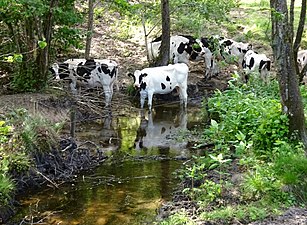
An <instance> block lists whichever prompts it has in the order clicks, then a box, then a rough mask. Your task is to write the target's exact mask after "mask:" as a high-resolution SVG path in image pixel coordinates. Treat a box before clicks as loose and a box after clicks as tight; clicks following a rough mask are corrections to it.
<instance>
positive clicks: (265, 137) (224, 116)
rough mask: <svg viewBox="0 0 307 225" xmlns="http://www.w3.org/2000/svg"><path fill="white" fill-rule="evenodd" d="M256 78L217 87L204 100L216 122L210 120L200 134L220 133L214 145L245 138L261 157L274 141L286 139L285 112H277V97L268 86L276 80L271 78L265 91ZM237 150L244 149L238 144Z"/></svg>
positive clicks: (209, 135)
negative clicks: (212, 93)
mask: <svg viewBox="0 0 307 225" xmlns="http://www.w3.org/2000/svg"><path fill="white" fill-rule="evenodd" d="M259 82H261V81H260V80H256V79H254V80H251V81H250V83H249V84H248V85H242V86H241V87H238V86H235V85H233V83H232V82H230V88H229V89H228V90H226V91H225V92H223V93H222V92H220V91H217V92H216V93H215V95H214V96H213V97H212V98H210V99H209V100H208V108H209V110H208V111H209V113H210V114H211V115H212V116H214V117H215V120H217V122H216V121H215V120H212V122H211V127H210V128H209V129H208V130H206V131H205V133H204V134H205V136H206V137H207V138H209V139H213V140H215V139H216V138H213V137H222V138H218V139H217V140H216V142H220V143H217V146H220V145H224V144H226V145H228V144H235V145H236V144H238V143H240V142H243V141H247V142H248V143H249V144H250V145H252V147H253V154H256V155H257V156H259V157H262V156H267V155H268V154H270V152H269V151H267V149H272V147H273V146H274V143H275V142H276V141H279V140H284V141H287V139H288V138H287V133H288V125H287V116H285V115H283V114H282V113H281V105H280V102H279V100H277V99H276V97H274V98H273V99H272V98H271V96H272V95H273V93H272V89H271V88H274V87H277V84H276V82H275V81H272V82H271V84H270V90H269V91H268V92H265V91H264V90H263V89H264V88H257V87H258V86H259ZM261 89H262V91H261ZM275 96H278V94H277V93H276V95H275ZM249 147H250V146H249ZM238 150H240V151H238V152H237V154H246V153H247V152H244V151H243V152H242V148H241V149H238Z"/></svg>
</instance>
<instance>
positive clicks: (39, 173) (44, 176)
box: [35, 170, 59, 188]
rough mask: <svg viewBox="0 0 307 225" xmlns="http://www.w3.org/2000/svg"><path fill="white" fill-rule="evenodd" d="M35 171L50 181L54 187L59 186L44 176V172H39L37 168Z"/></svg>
mask: <svg viewBox="0 0 307 225" xmlns="http://www.w3.org/2000/svg"><path fill="white" fill-rule="evenodd" d="M35 172H36V173H37V174H39V175H41V176H42V177H43V178H45V179H46V180H47V181H48V182H50V183H51V184H52V185H53V186H54V187H56V188H59V186H58V185H57V184H56V183H55V182H53V181H52V180H50V179H49V178H48V177H46V176H45V175H44V174H42V173H41V172H39V171H38V170H35Z"/></svg>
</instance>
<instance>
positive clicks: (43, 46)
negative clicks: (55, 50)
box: [37, 41, 47, 49]
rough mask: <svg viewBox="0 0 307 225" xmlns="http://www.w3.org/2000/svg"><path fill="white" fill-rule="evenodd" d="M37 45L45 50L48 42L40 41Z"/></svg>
mask: <svg viewBox="0 0 307 225" xmlns="http://www.w3.org/2000/svg"><path fill="white" fill-rule="evenodd" d="M37 44H38V46H39V47H40V48H41V49H44V48H45V47H46V46H47V42H45V41H38V42H37Z"/></svg>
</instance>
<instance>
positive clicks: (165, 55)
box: [157, 0, 170, 66]
mask: <svg viewBox="0 0 307 225" xmlns="http://www.w3.org/2000/svg"><path fill="white" fill-rule="evenodd" d="M161 11H162V42H161V47H160V48H161V49H160V56H159V59H158V61H157V65H159V66H165V65H168V63H169V54H170V53H169V51H170V15H169V1H168V0H161Z"/></svg>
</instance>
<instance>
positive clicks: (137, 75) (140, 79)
mask: <svg viewBox="0 0 307 225" xmlns="http://www.w3.org/2000/svg"><path fill="white" fill-rule="evenodd" d="M128 76H129V77H132V78H133V82H134V83H133V86H134V87H135V88H137V89H139V88H140V89H145V88H146V85H147V84H146V82H145V81H144V78H145V77H146V76H147V73H142V72H141V71H140V70H136V71H135V72H134V74H132V73H129V74H128Z"/></svg>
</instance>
